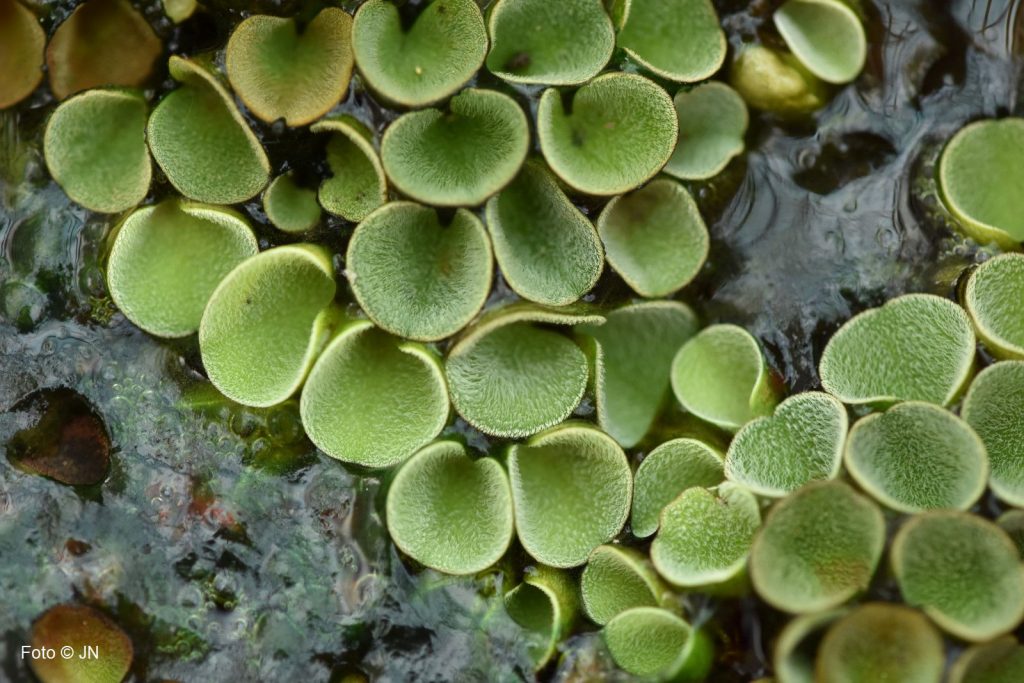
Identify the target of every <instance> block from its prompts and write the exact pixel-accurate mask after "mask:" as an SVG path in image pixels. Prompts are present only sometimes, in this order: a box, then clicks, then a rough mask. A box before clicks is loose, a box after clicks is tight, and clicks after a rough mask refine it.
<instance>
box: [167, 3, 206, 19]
mask: <svg viewBox="0 0 1024 683" xmlns="http://www.w3.org/2000/svg"><path fill="white" fill-rule="evenodd" d="M161 4H162V5H163V7H164V14H166V15H167V18H168V19H170V20H171V21H173V22H174V23H175V24H180V23H181V22H183V21H185V20H186V19H188V18H189V17H191V16H192V14H193V13H195V11H196V8H198V7H199V2H198V1H197V0H162V2H161Z"/></svg>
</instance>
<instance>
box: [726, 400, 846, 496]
mask: <svg viewBox="0 0 1024 683" xmlns="http://www.w3.org/2000/svg"><path fill="white" fill-rule="evenodd" d="M847 426H848V422H847V417H846V408H844V407H843V404H841V403H840V402H839V401H837V400H836V399H834V398H832V397H831V396H829V395H828V394H824V393H821V392H820V391H807V392H804V393H801V394H796V395H795V396H790V397H789V398H787V399H786V400H785V401H783V402H782V403H780V404H779V406H778V407H777V408H776V409H775V414H774V415H772V416H771V417H760V418H757V419H755V420H753V421H751V422H748V423H747V424H746V425H745V426H744V427H743V428H742V429H741V430H740V431H739V433H737V434H736V438H734V439H733V440H732V443H730V444H729V451H728V452H727V453H726V455H725V476H726V478H728V479H729V480H731V481H735V482H736V483H738V484H742V485H743V486H746V487H747V488H749V489H750V490H751V491H753V492H754V493H756V494H758V495H761V496H768V497H771V498H781V497H783V496H785V495H787V494H789V493H791V492H792V491H795V490H796V489H798V488H800V487H801V486H803V485H804V484H807V483H809V482H812V481H822V480H826V479H834V478H835V477H836V475H838V474H839V468H840V465H841V464H842V458H843V442H844V441H845V440H846V429H847Z"/></svg>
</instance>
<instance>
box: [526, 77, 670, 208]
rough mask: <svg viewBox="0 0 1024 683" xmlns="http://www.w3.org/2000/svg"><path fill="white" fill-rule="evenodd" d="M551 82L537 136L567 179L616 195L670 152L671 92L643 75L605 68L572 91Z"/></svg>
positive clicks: (589, 190) (655, 169) (637, 181)
mask: <svg viewBox="0 0 1024 683" xmlns="http://www.w3.org/2000/svg"><path fill="white" fill-rule="evenodd" d="M562 95H563V93H561V92H559V91H558V90H556V89H554V88H548V89H547V90H545V91H544V94H543V95H542V96H541V98H540V103H539V105H538V107H537V137H538V138H539V139H540V149H541V152H543V153H544V158H545V159H546V160H547V162H548V165H550V166H551V170H552V171H554V172H555V174H556V175H558V177H559V178H561V179H562V180H563V181H564V182H565V183H566V184H567V185H569V186H570V187H572V188H573V189H575V190H578V191H579V192H585V193H587V194H592V195H613V194H619V193H622V192H626V191H628V190H632V189H633V188H635V187H638V186H640V185H642V184H643V183H645V182H647V181H648V180H650V179H651V178H652V177H653V176H654V175H655V174H656V173H657V172H658V171H659V170H661V168H662V167H663V166H664V165H665V163H666V162H667V161H668V159H669V157H671V156H672V151H673V150H674V149H675V145H676V138H677V134H678V125H679V124H678V122H677V121H676V112H675V107H674V106H673V105H672V100H671V99H670V98H669V96H668V93H666V92H665V91H664V90H662V89H661V87H659V86H658V85H657V84H655V83H654V82H653V81H650V80H648V79H646V78H644V77H643V76H638V75H636V74H626V73H607V74H603V75H601V76H598V77H597V78H595V79H594V80H592V81H590V82H589V83H587V84H586V85H584V86H582V87H581V88H580V89H579V90H577V91H576V92H575V93H573V94H572V96H571V106H570V107H568V108H567V107H566V104H567V103H566V102H565V101H564V100H563V96H562Z"/></svg>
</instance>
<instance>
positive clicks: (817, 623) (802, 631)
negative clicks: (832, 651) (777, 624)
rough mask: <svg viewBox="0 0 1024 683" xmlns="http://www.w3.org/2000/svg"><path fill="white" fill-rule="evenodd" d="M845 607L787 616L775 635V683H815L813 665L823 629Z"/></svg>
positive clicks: (773, 654) (841, 613) (842, 612)
mask: <svg viewBox="0 0 1024 683" xmlns="http://www.w3.org/2000/svg"><path fill="white" fill-rule="evenodd" d="M847 611H848V610H847V608H845V607H841V608H839V609H832V610H825V611H823V612H812V613H810V614H801V615H800V616H798V617H795V618H793V619H791V620H790V622H789V623H788V624H786V627H785V628H784V629H782V632H781V633H779V637H778V638H776V639H775V648H774V651H773V652H772V660H773V661H772V664H773V665H774V669H775V677H776V679H777V680H778V682H779V683H815V679H814V665H815V660H816V659H817V656H818V645H819V643H820V641H821V637H822V634H823V631H824V630H825V629H826V628H828V626H829V625H830V624H832V623H833V622H834V621H836V619H839V618H840V617H841V616H843V615H844V614H846V612H847Z"/></svg>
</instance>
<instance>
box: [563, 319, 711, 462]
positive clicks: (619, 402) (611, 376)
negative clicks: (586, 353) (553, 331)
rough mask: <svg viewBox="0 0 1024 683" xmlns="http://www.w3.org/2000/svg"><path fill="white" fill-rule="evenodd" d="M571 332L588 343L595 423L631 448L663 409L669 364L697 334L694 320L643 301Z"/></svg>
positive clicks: (666, 392)
mask: <svg viewBox="0 0 1024 683" xmlns="http://www.w3.org/2000/svg"><path fill="white" fill-rule="evenodd" d="M576 331H577V332H578V333H580V334H583V335H586V336H587V337H589V338H590V339H592V340H593V343H594V354H593V355H594V396H595V399H596V403H597V423H598V424H599V425H600V426H601V428H602V429H604V430H605V431H606V432H608V434H609V435H611V436H612V437H613V438H614V439H615V440H616V441H618V442H619V443H620V444H621V445H622V446H623V447H624V448H631V447H632V446H635V445H636V444H637V443H639V441H640V440H641V439H642V438H643V437H644V436H645V435H646V434H647V432H648V431H649V430H650V428H651V425H652V424H653V423H654V420H655V418H656V417H657V415H658V412H659V411H660V410H661V408H662V406H663V405H664V403H665V397H666V395H667V394H668V389H669V369H670V367H671V365H672V359H673V358H674V357H675V354H676V350H677V349H678V348H679V347H680V346H681V345H682V344H683V343H684V342H685V341H686V340H688V339H689V338H690V337H692V336H693V334H694V333H695V332H696V331H697V317H696V315H694V313H693V311H691V310H690V308H689V307H688V306H686V304H683V303H680V302H678V301H645V302H642V303H636V304H628V305H626V306H623V307H621V308H618V309H616V310H614V311H612V312H610V313H608V314H607V315H606V316H605V322H604V324H602V325H593V324H588V325H580V326H578V327H577V328H576Z"/></svg>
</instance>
